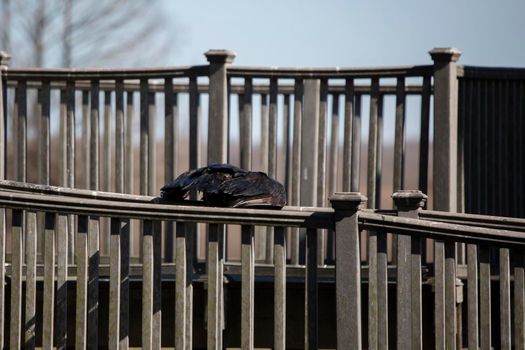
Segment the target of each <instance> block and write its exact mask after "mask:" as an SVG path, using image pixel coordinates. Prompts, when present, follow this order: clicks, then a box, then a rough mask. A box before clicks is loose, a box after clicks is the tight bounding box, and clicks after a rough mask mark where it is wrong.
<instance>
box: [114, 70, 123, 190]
mask: <svg viewBox="0 0 525 350" xmlns="http://www.w3.org/2000/svg"><path fill="white" fill-rule="evenodd" d="M115 84H116V85H115V168H114V169H115V177H114V180H115V192H119V193H122V192H124V143H125V138H124V82H123V81H122V80H117V81H116V82H115Z"/></svg>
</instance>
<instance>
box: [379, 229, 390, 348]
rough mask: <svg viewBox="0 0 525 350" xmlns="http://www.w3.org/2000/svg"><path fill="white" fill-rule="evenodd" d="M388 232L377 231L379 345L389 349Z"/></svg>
mask: <svg viewBox="0 0 525 350" xmlns="http://www.w3.org/2000/svg"><path fill="white" fill-rule="evenodd" d="M386 240H387V234H386V232H384V231H383V232H378V233H377V307H378V318H377V347H378V349H388V275H387V265H388V257H387V246H386V243H387V242H386Z"/></svg>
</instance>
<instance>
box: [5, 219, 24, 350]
mask: <svg viewBox="0 0 525 350" xmlns="http://www.w3.org/2000/svg"><path fill="white" fill-rule="evenodd" d="M23 215H24V213H23V212H22V211H21V210H13V211H12V229H11V275H12V277H11V320H10V327H9V333H10V335H9V344H10V347H11V348H12V349H21V348H22V343H21V334H20V332H21V328H22V264H23V251H22V249H23V246H22V236H23V234H24V229H23V226H24V219H23Z"/></svg>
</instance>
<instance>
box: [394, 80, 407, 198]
mask: <svg viewBox="0 0 525 350" xmlns="http://www.w3.org/2000/svg"><path fill="white" fill-rule="evenodd" d="M404 168H405V78H404V77H402V78H398V79H397V87H396V126H395V134H394V192H396V191H399V190H402V189H403V188H404Z"/></svg>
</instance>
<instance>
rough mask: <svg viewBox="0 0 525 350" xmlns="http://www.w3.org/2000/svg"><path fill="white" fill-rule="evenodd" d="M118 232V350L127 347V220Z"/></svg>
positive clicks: (128, 222)
mask: <svg viewBox="0 0 525 350" xmlns="http://www.w3.org/2000/svg"><path fill="white" fill-rule="evenodd" d="M121 225H122V229H121V230H120V324H119V325H120V329H119V334H120V336H119V348H120V349H128V347H129V252H130V250H129V249H130V228H131V227H130V226H131V222H130V220H129V219H124V220H122V222H121Z"/></svg>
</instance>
